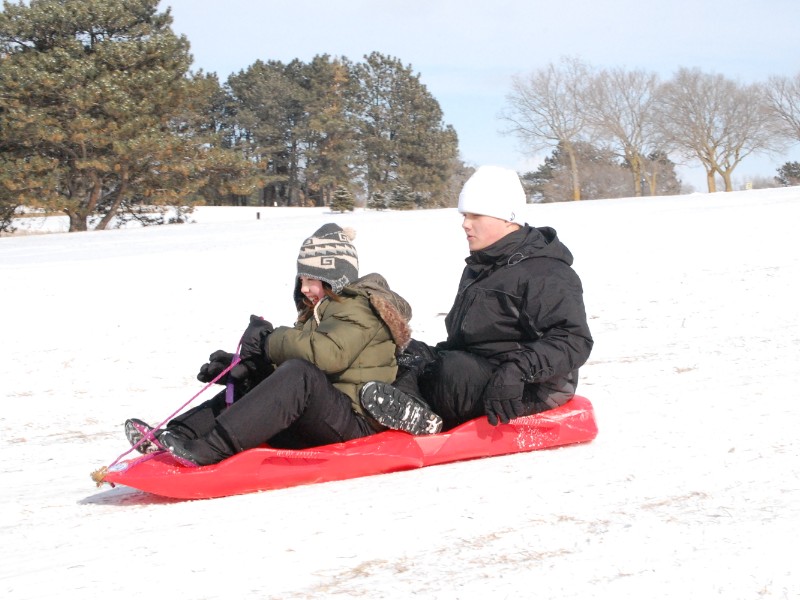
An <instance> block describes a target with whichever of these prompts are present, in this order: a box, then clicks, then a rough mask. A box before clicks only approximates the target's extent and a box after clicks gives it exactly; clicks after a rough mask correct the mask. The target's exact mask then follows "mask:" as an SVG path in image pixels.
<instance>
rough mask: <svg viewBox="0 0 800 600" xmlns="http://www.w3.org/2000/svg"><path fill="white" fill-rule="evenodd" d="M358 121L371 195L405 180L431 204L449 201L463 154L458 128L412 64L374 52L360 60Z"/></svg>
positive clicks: (356, 71) (385, 190)
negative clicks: (444, 114) (454, 171)
mask: <svg viewBox="0 0 800 600" xmlns="http://www.w3.org/2000/svg"><path fill="white" fill-rule="evenodd" d="M354 76H355V77H356V78H357V79H358V82H359V95H358V96H359V97H358V109H359V111H360V112H359V115H358V123H359V141H360V144H361V156H363V157H365V163H364V167H365V178H366V186H367V197H371V196H372V195H373V194H374V193H375V192H376V191H382V192H388V191H389V190H390V188H391V187H392V186H393V185H394V182H395V181H397V180H402V181H403V182H404V183H405V184H406V185H408V186H410V187H411V188H412V189H413V190H414V191H416V192H417V193H419V194H420V195H421V198H422V199H423V203H424V204H425V205H426V206H433V205H437V204H442V203H443V202H444V200H443V196H444V195H445V192H446V188H447V183H448V181H449V179H450V177H451V175H452V165H453V164H454V163H453V159H454V158H456V156H457V153H458V137H457V136H456V134H455V130H454V129H453V128H452V127H450V126H446V125H444V123H443V122H442V110H441V108H440V106H439V103H438V102H437V101H436V99H435V98H433V96H432V95H431V94H430V92H428V90H427V88H426V87H425V86H424V85H423V84H422V83H421V82H420V79H419V75H418V74H414V73H413V72H412V70H411V67H410V66H404V65H403V64H402V63H401V62H400V61H399V60H398V59H396V58H392V57H388V56H384V55H382V54H379V53H377V52H373V53H372V54H370V55H369V56H367V57H365V62H364V63H361V64H358V65H356V67H355V75H354Z"/></svg>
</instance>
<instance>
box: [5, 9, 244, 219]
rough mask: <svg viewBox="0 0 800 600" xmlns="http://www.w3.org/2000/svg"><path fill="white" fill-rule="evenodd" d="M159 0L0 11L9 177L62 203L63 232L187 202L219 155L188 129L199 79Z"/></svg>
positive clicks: (11, 186)
mask: <svg viewBox="0 0 800 600" xmlns="http://www.w3.org/2000/svg"><path fill="white" fill-rule="evenodd" d="M158 4H159V1H158V0H30V2H28V3H25V2H22V1H20V2H19V3H18V4H11V3H8V2H7V3H5V5H4V11H3V12H2V13H0V57H2V60H0V89H2V90H3V94H2V105H0V109H1V110H0V144H2V145H3V147H4V148H5V149H6V153H5V154H6V157H7V160H8V161H9V163H10V164H9V165H7V171H10V172H12V173H16V174H17V175H18V177H17V178H16V179H13V180H10V183H9V182H8V181H6V187H7V190H11V191H12V192H13V193H14V194H15V196H16V198H17V199H18V200H19V201H20V202H22V203H25V204H30V205H33V206H42V207H46V208H48V209H51V210H59V211H62V212H63V213H65V214H67V215H68V216H69V220H70V231H82V230H86V229H87V228H88V226H89V224H90V222H92V223H94V222H96V228H100V229H102V228H105V227H107V226H108V225H109V223H110V222H111V219H112V218H114V217H115V216H117V217H120V216H123V215H124V214H126V213H127V214H128V215H131V216H135V217H139V218H146V217H145V216H144V215H145V213H146V212H147V211H148V210H149V207H151V206H153V205H162V206H163V205H175V206H179V205H182V204H185V202H186V197H187V195H190V194H192V193H193V192H196V191H197V190H198V189H199V188H200V187H201V186H202V185H203V184H204V183H206V181H207V176H206V171H205V169H206V167H207V166H208V165H209V164H213V163H214V161H215V159H218V158H221V157H220V155H219V154H214V153H211V152H209V148H210V146H211V145H210V144H209V142H210V138H209V137H208V132H201V131H198V130H197V129H196V125H197V117H196V115H197V114H198V112H203V111H204V110H205V103H206V102H207V100H208V97H207V92H208V86H207V83H206V82H205V81H204V80H203V79H202V78H193V77H189V76H187V75H188V69H189V65H190V63H191V56H190V54H189V43H188V41H187V40H186V39H185V37H183V36H181V37H178V36H176V35H175V34H174V33H173V32H172V30H171V29H170V24H171V22H172V18H171V16H170V14H169V11H166V12H164V13H158V12H157V7H158ZM224 159H225V160H226V161H230V160H233V159H232V158H231V157H230V156H225V157H224ZM229 166H230V164H229V165H228V167H229ZM226 168H227V167H226Z"/></svg>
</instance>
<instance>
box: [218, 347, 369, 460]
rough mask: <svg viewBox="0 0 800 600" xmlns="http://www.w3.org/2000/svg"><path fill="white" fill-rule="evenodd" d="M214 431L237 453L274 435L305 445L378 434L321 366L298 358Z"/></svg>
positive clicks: (220, 418) (239, 403) (281, 368)
mask: <svg viewBox="0 0 800 600" xmlns="http://www.w3.org/2000/svg"><path fill="white" fill-rule="evenodd" d="M215 429H216V430H217V431H218V432H220V433H222V435H223V437H226V438H227V439H229V440H230V441H231V442H232V444H233V446H234V448H233V450H234V451H236V452H241V451H243V450H248V449H250V448H255V447H256V446H259V445H261V444H263V443H266V442H268V441H270V440H273V439H277V440H280V441H281V442H282V444H283V445H285V446H290V447H297V448H307V447H311V446H319V445H323V444H332V443H335V442H344V441H347V440H351V439H355V438H359V437H363V436H365V435H370V434H372V433H374V430H373V429H372V427H371V426H370V425H369V424H368V423H367V421H366V419H364V418H363V417H362V416H361V415H359V414H357V413H355V412H354V411H353V408H352V406H351V403H350V398H349V397H348V396H347V394H345V393H344V392H341V391H339V390H338V389H336V388H335V387H333V385H331V383H330V382H329V381H328V379H327V377H326V376H325V373H323V372H322V371H321V370H320V369H319V368H317V367H316V366H314V365H312V364H311V363H309V362H307V361H304V360H299V359H292V360H288V361H286V362H285V363H283V364H282V365H280V366H279V367H278V368H277V369H276V370H275V372H274V373H273V374H272V375H270V376H269V377H267V378H266V379H265V380H264V381H262V382H261V383H259V384H258V385H257V386H256V387H254V388H253V389H252V390H250V391H249V392H248V393H247V394H245V395H244V396H242V398H240V399H239V400H238V401H237V402H236V403H234V404H233V405H232V406H231V407H230V408H228V409H227V410H225V411H223V412H222V413H221V414H220V415H219V416H218V417H217V419H216V428H215ZM220 430H221V431H220ZM278 434H281V435H280V436H279V437H276V436H278Z"/></svg>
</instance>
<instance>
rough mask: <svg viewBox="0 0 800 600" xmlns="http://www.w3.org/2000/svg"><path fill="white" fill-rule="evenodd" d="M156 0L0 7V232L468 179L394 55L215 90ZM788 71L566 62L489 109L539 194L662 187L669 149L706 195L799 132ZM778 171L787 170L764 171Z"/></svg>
mask: <svg viewBox="0 0 800 600" xmlns="http://www.w3.org/2000/svg"><path fill="white" fill-rule="evenodd" d="M158 4H159V2H158V0H30V1H27V2H24V1H22V0H20V1H18V2H16V3H14V2H10V1H9V0H4V2H3V10H2V12H0V231H3V229H8V227H9V225H10V222H11V217H12V216H13V215H14V214H15V211H16V210H17V208H18V207H20V206H25V207H32V208H36V209H40V210H43V211H47V212H48V213H56V214H64V215H67V216H68V218H69V223H70V231H83V230H86V229H89V228H95V229H104V228H106V227H108V226H109V225H110V224H111V223H112V222H113V223H124V222H126V221H128V220H133V219H135V220H138V221H141V222H142V223H144V224H152V223H163V222H169V221H174V222H180V221H182V220H183V219H184V218H185V213H186V212H187V211H190V210H191V207H192V206H193V205H196V204H198V203H206V204H257V205H263V206H275V205H279V206H331V207H333V208H334V209H335V210H352V208H353V206H354V205H355V204H356V203H358V204H360V205H365V206H367V207H370V208H375V209H384V208H395V209H414V208H428V207H437V206H452V205H453V204H454V202H455V199H456V198H457V195H458V190H459V189H460V186H461V184H462V183H463V181H464V180H465V179H466V178H467V177H468V175H469V174H470V172H471V169H470V167H468V166H467V165H465V164H464V163H463V162H461V160H460V158H459V155H458V136H457V134H456V132H455V130H454V129H453V127H452V126H450V125H448V124H446V123H445V122H444V120H443V113H442V110H441V108H440V106H439V103H438V102H437V101H436V99H435V98H434V97H433V96H432V95H431V94H430V92H429V91H428V90H427V88H426V87H425V85H424V84H423V83H422V82H421V81H420V76H419V74H417V73H415V72H414V71H413V69H412V68H411V66H410V65H405V64H403V63H402V62H401V61H400V60H399V59H398V58H395V57H391V56H386V55H383V54H380V53H378V52H373V53H372V54H370V55H368V56H365V57H363V60H361V61H351V60H349V59H347V58H346V57H331V56H329V55H321V56H316V57H314V58H313V59H312V60H311V61H310V62H302V61H300V60H293V61H291V62H289V63H283V62H281V61H275V60H267V61H261V60H259V61H256V62H255V63H254V64H252V65H250V66H249V67H247V68H245V69H242V70H241V71H239V72H238V73H235V74H233V75H231V76H230V77H228V79H227V80H226V81H225V82H224V83H221V82H220V81H219V79H218V78H217V76H216V74H213V73H204V72H202V71H199V72H191V71H190V66H191V62H192V57H191V54H190V44H189V41H188V40H187V39H186V38H185V36H177V35H176V34H175V33H174V32H173V31H172V30H171V27H170V26H171V24H172V17H171V14H170V10H169V9H167V10H166V11H163V12H159V11H158ZM798 106H800V75H798V76H797V77H796V78H795V79H789V78H779V77H775V78H771V79H770V80H769V81H768V82H767V83H765V84H759V85H750V86H744V85H741V84H738V83H736V82H733V81H731V80H729V79H727V78H725V77H723V76H719V75H709V74H705V73H702V72H700V71H698V70H688V69H681V70H680V71H678V73H677V74H676V75H675V76H674V77H673V78H672V79H671V80H670V81H666V82H660V81H659V80H658V78H657V77H656V76H655V75H653V74H649V73H646V72H643V71H633V72H628V71H625V70H622V69H620V70H596V69H594V68H592V67H590V66H589V65H587V64H585V63H582V62H581V61H579V60H577V59H564V60H563V61H562V62H560V63H559V64H551V65H549V66H548V67H547V68H544V69H540V70H538V71H535V72H533V73H531V74H529V75H527V76H520V77H517V78H514V79H513V81H512V85H511V91H510V93H509V94H508V96H507V108H506V111H505V113H504V115H503V120H504V122H505V124H506V125H507V131H508V132H510V133H512V134H514V135H516V136H518V137H519V138H520V140H521V141H522V142H523V143H524V145H525V147H526V149H527V151H528V152H530V153H531V155H534V154H535V153H536V152H538V151H540V150H542V149H545V148H550V149H552V155H551V156H549V157H548V158H547V159H546V160H545V161H544V164H543V165H542V166H541V167H540V168H539V170H538V171H536V172H533V173H527V174H523V181H524V184H525V186H526V187H527V189H528V191H529V193H530V194H531V195H532V196H533V197H534V198H536V199H539V200H544V201H558V200H579V199H581V198H592V197H615V196H630V195H632V194H633V195H641V194H642V193H644V192H643V190H645V188H646V189H647V190H648V192H649V193H650V194H655V193H659V194H664V193H679V192H680V182H679V181H678V180H677V177H676V175H675V171H674V166H675V163H673V162H672V159H673V158H678V159H680V160H696V161H699V162H700V163H701V164H703V166H704V167H705V168H706V171H707V173H708V174H709V191H714V179H715V176H716V175H719V176H721V177H722V179H723V181H724V182H725V186H726V189H732V188H731V185H730V176H731V173H732V172H733V170H734V169H735V168H736V166H737V165H738V164H739V162H740V161H741V160H742V159H743V158H745V157H746V156H748V155H749V154H752V153H756V152H764V151H770V150H773V149H777V148H778V147H779V146H780V145H781V144H785V143H788V140H797V139H798V138H800V116H798ZM784 167H785V168H786V169H787V171H786V173H785V174H786V175H787V176H791V175H792V172H791V168H790V166H788V165H785V166H784Z"/></svg>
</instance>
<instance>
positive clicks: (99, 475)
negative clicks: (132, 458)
mask: <svg viewBox="0 0 800 600" xmlns="http://www.w3.org/2000/svg"><path fill="white" fill-rule="evenodd" d="M106 475H108V467H100V468H99V469H97V470H96V471H92V481H94V482H95V483H96V484H97V487H100V486H102V485H103V484H104V483H106V481H105V479H106ZM112 487H113V486H112Z"/></svg>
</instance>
